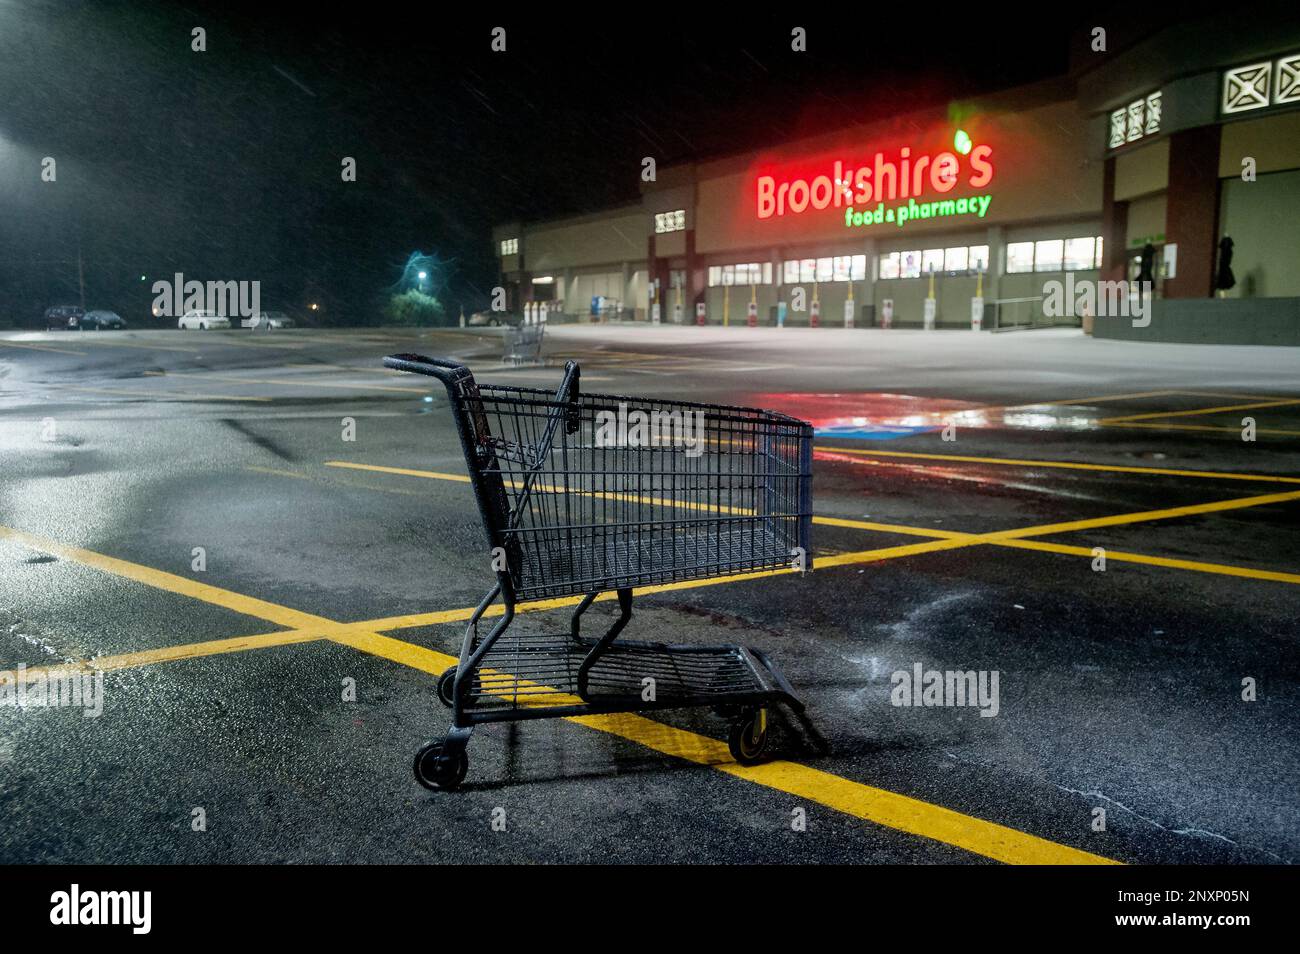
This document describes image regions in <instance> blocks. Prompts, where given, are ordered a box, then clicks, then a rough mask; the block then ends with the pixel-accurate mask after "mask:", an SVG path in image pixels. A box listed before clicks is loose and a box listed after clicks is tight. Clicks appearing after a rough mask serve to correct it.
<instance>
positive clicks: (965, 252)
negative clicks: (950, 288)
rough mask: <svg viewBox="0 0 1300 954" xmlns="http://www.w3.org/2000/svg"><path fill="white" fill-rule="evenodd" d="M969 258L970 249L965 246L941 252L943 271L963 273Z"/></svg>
mask: <svg viewBox="0 0 1300 954" xmlns="http://www.w3.org/2000/svg"><path fill="white" fill-rule="evenodd" d="M969 258H970V249H969V248H967V247H966V246H965V245H958V246H957V247H956V248H946V249H944V250H943V270H944V271H945V272H964V271H966V262H967V261H968V259H969Z"/></svg>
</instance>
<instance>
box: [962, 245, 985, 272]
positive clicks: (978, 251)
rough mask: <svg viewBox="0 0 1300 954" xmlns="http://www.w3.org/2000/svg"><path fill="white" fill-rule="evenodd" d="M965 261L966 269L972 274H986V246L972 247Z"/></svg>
mask: <svg viewBox="0 0 1300 954" xmlns="http://www.w3.org/2000/svg"><path fill="white" fill-rule="evenodd" d="M967 261H968V263H969V264H968V265H967V267H968V268H969V269H970V270H971V271H972V272H987V271H988V270H989V247H988V246H987V245H972V246H971V247H970V255H969V256H968V257H967Z"/></svg>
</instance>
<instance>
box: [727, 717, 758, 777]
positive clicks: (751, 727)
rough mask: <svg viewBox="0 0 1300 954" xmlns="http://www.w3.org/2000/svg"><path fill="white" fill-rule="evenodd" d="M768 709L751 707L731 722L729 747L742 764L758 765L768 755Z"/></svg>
mask: <svg viewBox="0 0 1300 954" xmlns="http://www.w3.org/2000/svg"><path fill="white" fill-rule="evenodd" d="M767 739H768V736H767V710H766V709H751V710H750V711H748V712H746V713H745V714H744V715H743V716H741V718H740V719H738V720H737V721H735V722H733V723H731V731H730V732H728V733H727V748H729V749H731V757H732V758H733V759H735V760H736V761H737V762H739V763H740V764H741V765H757V764H758V763H759V762H762V761H763V760H764V759H765V758H766V757H767Z"/></svg>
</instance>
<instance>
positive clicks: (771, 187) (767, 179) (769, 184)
mask: <svg viewBox="0 0 1300 954" xmlns="http://www.w3.org/2000/svg"><path fill="white" fill-rule="evenodd" d="M775 193H776V180H775V179H773V178H772V177H771V176H759V177H758V217H759V218H760V219H770V218H771V217H772V213H773V212H775V211H776V197H775Z"/></svg>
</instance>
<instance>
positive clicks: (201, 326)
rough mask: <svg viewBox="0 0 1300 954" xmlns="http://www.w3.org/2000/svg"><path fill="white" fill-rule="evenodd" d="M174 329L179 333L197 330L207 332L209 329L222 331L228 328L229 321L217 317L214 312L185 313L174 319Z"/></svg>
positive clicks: (225, 318) (223, 317) (223, 316)
mask: <svg viewBox="0 0 1300 954" xmlns="http://www.w3.org/2000/svg"><path fill="white" fill-rule="evenodd" d="M176 327H177V328H179V329H181V331H186V330H187V329H193V328H197V329H198V330H199V331H207V330H208V329H209V328H217V329H224V328H229V327H230V319H229V318H227V317H226V316H225V315H218V314H217V313H216V312H215V311H187V312H186V313H185V314H183V315H181V316H180V317H179V318H177V319H176Z"/></svg>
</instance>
